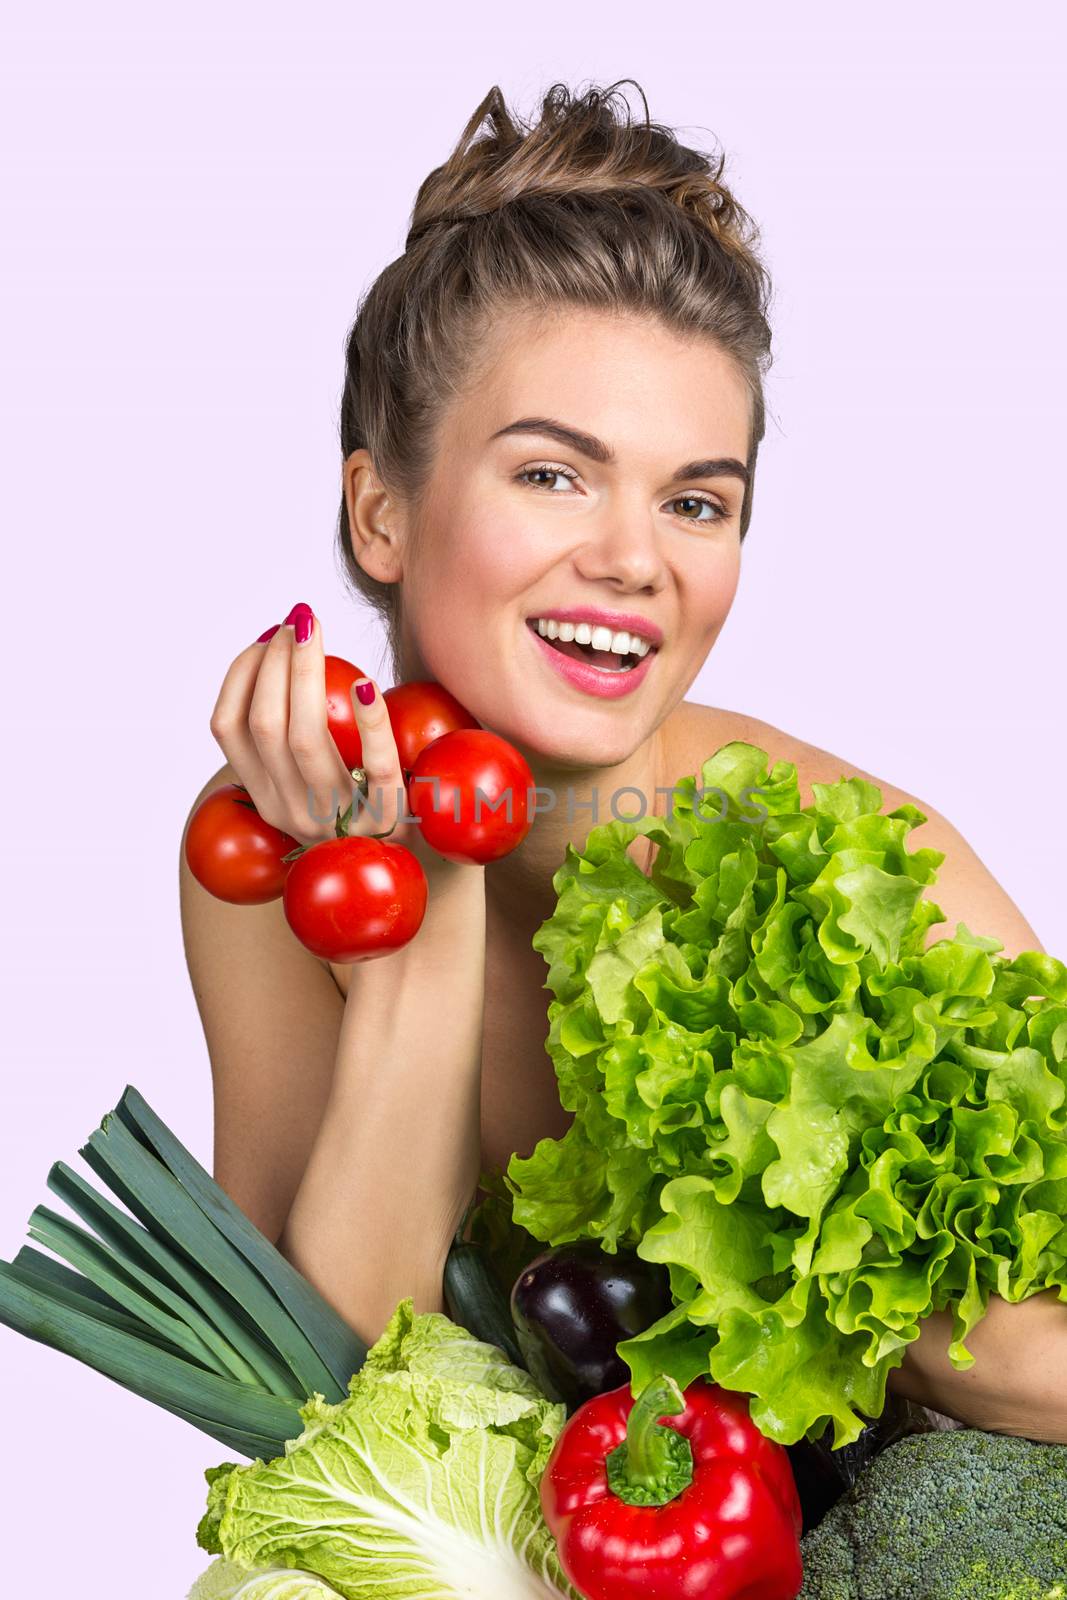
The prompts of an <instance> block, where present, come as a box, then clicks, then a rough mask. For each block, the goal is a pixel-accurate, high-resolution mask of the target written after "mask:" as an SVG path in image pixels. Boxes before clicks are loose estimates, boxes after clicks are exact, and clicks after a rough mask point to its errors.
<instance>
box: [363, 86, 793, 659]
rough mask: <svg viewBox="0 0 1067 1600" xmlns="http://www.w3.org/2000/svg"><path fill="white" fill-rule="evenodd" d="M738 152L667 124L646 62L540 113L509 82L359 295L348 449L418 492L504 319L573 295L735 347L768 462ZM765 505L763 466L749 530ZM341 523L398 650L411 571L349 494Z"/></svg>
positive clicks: (758, 271)
mask: <svg viewBox="0 0 1067 1600" xmlns="http://www.w3.org/2000/svg"><path fill="white" fill-rule="evenodd" d="M624 83H633V84H634V85H635V87H636V88H637V89H638V92H639V93H640V94H641V98H642V101H644V104H645V116H644V120H643V121H635V120H634V119H633V117H632V114H631V107H630V106H629V104H628V102H627V101H626V99H625V98H624V97H623V96H621V95H619V94H618V93H617V92H616V91H617V89H618V87H619V84H624ZM486 119H488V121H489V123H490V131H489V132H488V133H487V134H486V136H485V137H483V138H479V139H476V138H475V137H474V136H475V134H476V133H477V131H478V129H479V128H480V127H481V125H482V123H483V122H484V121H485V120H486ZM724 161H725V157H723V156H720V158H719V160H718V164H717V165H716V166H714V167H713V165H712V162H711V159H710V158H709V157H708V156H707V155H705V154H703V153H701V152H700V151H697V150H691V149H689V148H688V147H687V146H686V145H683V144H680V143H679V142H678V140H677V138H676V137H675V135H674V133H673V132H672V131H671V130H670V129H668V128H665V127H663V126H661V125H660V124H658V123H654V122H651V121H650V120H649V117H648V103H647V101H645V97H644V92H643V91H642V90H641V88H640V85H639V84H637V82H636V79H633V78H622V79H619V80H618V83H617V84H612V85H610V86H609V87H607V88H598V87H592V88H589V89H587V90H586V91H585V92H584V93H580V94H575V95H572V94H571V92H570V90H569V89H568V88H567V86H566V85H565V84H563V83H555V84H553V85H552V87H551V88H550V89H548V90H547V91H546V93H545V95H544V97H543V99H542V102H541V114H540V120H539V121H538V122H537V123H536V124H530V123H522V122H520V121H518V120H517V119H516V118H514V117H513V116H512V115H511V113H510V112H509V111H508V109H507V106H506V105H505V102H504V98H503V95H502V94H501V91H500V89H499V88H497V87H496V86H495V85H494V87H493V88H492V89H490V91H489V93H488V94H487V95H486V96H485V99H484V100H483V101H482V103H481V104H480V105H479V106H478V108H477V110H476V111H475V112H474V113H473V115H472V116H471V118H470V120H469V122H468V123H467V125H466V127H465V128H464V130H463V133H462V134H461V135H460V139H459V142H458V143H457V145H456V148H455V149H454V150H453V152H452V154H451V155H450V156H449V158H448V160H447V161H446V162H445V163H444V165H443V166H440V167H436V168H435V169H434V170H433V171H432V172H431V173H430V174H429V176H428V177H427V178H426V179H425V181H424V182H423V183H422V185H421V187H420V189H419V192H418V195H417V197H416V200H415V205H414V208H413V210H412V214H411V223H410V227H409V229H408V235H407V239H406V241H405V250H404V254H403V255H401V256H399V257H398V258H397V259H396V260H395V261H393V262H391V263H390V264H389V266H387V267H386V268H385V270H384V271H383V272H382V273H381V274H380V275H379V276H378V278H377V279H376V280H375V281H374V283H373V284H372V285H371V287H370V289H369V290H368V291H367V292H366V293H365V294H364V296H363V298H362V299H361V301H360V304H359V308H358V311H357V314H356V319H355V321H354V323H353V324H352V327H351V328H350V330H349V333H348V340H347V351H346V364H347V370H346V374H345V387H344V396H343V399H342V403H341V449H342V452H343V455H344V458H345V460H347V459H348V457H349V455H351V453H352V451H353V450H357V449H360V448H365V449H366V450H368V451H369V453H370V456H371V459H372V461H373V462H374V467H375V470H376V472H377V474H378V476H379V478H380V479H381V481H382V483H383V484H384V485H386V486H387V488H388V489H389V491H390V492H391V493H393V494H395V495H396V496H397V497H398V498H399V499H400V500H402V501H404V502H406V503H407V504H408V505H409V506H413V507H417V505H418V503H419V499H420V497H421V495H422V493H423V491H424V490H425V488H426V485H427V483H428V481H429V478H430V475H431V473H432V469H433V463H434V442H435V435H436V429H437V423H438V421H439V418H440V416H441V413H442V409H443V407H444V406H445V405H446V404H447V403H448V402H449V401H450V400H452V399H454V398H455V397H456V396H458V395H459V394H460V393H461V392H462V390H463V389H464V386H465V384H467V383H468V382H470V381H471V378H472V375H473V372H474V368H475V366H476V363H477V357H478V353H479V351H480V349H481V348H482V343H483V339H482V336H483V335H484V333H485V332H486V331H487V329H488V328H489V327H490V326H491V324H492V320H493V317H494V316H495V315H498V314H499V313H500V312H501V311H502V310H508V309H519V308H531V309H538V308H540V309H547V308H549V307H554V306H569V305H573V306H576V307H581V308H590V307H595V308H604V309H607V310H615V311H623V312H627V311H628V312H631V313H636V314H638V315H641V316H646V317H654V318H657V319H659V320H660V321H661V322H662V323H663V324H664V325H666V326H667V327H668V328H670V329H671V330H672V331H675V332H678V333H681V334H683V335H693V334H702V335H704V336H705V337H707V338H709V339H711V340H713V341H714V343H715V344H716V345H717V346H718V347H719V348H720V349H721V350H722V351H723V352H724V353H725V354H727V355H729V356H731V357H732V358H733V360H734V362H735V363H736V366H737V369H738V371H739V372H740V374H741V376H742V377H743V379H744V380H745V383H746V385H747V387H748V391H749V394H750V397H751V405H752V409H751V435H750V441H749V451H748V463H747V464H748V468H749V472H750V474H753V473H754V469H755V464H756V453H757V450H758V449H759V444H760V441H761V439H762V438H763V434H764V430H765V426H766V411H765V404H764V396H763V378H764V375H765V373H766V371H767V369H768V368H769V366H770V361H771V357H770V345H771V331H770V327H769V325H768V322H767V315H766V313H767V308H768V305H769V302H770V294H771V286H770V279H769V277H768V274H767V271H766V269H765V268H764V266H763V264H762V263H761V261H760V260H759V259H758V257H757V255H756V254H755V245H756V243H757V242H758V240H759V232H758V229H757V228H756V227H755V225H754V223H753V222H752V219H751V218H750V217H749V216H748V214H747V212H745V211H744V210H742V208H741V206H740V205H739V204H738V202H737V201H736V200H735V199H734V197H733V195H732V194H731V193H730V191H729V190H728V189H727V188H726V187H725V186H724V185H723V184H722V183H720V181H719V180H720V176H721V174H722V170H723V165H724ZM751 515H752V480H751V478H750V483H749V487H748V489H747V490H746V493H745V498H744V502H743V504H742V509H741V538H742V539H744V536H745V533H746V531H747V529H748V524H749V520H750V518H751ZM337 533H338V549H339V554H340V557H341V560H342V564H343V568H344V573H345V577H346V581H347V582H348V583H349V585H350V586H351V587H352V588H353V589H355V590H356V591H357V592H358V593H359V594H360V595H361V596H362V597H363V598H364V599H365V600H367V601H368V602H369V603H370V604H371V605H372V606H373V607H374V609H375V610H376V611H377V612H378V613H379V615H380V616H381V617H382V619H383V621H384V623H385V625H386V629H387V633H388V639H389V647H390V651H391V653H392V656H393V662H394V666H395V665H397V649H398V624H399V615H400V593H399V590H400V587H401V586H400V584H391V583H381V582H379V581H378V580H377V579H375V578H372V577H371V576H370V574H369V573H367V572H365V571H364V570H363V568H362V567H361V566H360V564H359V562H358V561H357V560H356V558H355V555H354V553H353V549H352V534H351V529H350V527H349V522H348V507H347V503H346V500H345V497H344V496H343V495H342V498H341V510H340V517H339V521H338V530H337Z"/></svg>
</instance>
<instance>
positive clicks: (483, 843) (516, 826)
mask: <svg viewBox="0 0 1067 1600" xmlns="http://www.w3.org/2000/svg"><path fill="white" fill-rule="evenodd" d="M534 794H535V786H534V777H533V773H532V772H531V771H530V767H529V765H528V763H527V761H526V758H525V757H524V756H523V755H522V754H520V752H519V751H518V750H516V749H515V747H514V745H510V744H508V742H507V740H506V739H502V738H500V736H499V734H495V733H490V732H489V730H488V729H487V728H458V729H456V731H455V732H453V733H446V734H444V735H442V737H441V738H440V739H435V740H434V742H433V743H432V744H428V745H427V746H426V748H425V749H424V750H423V751H422V752H421V754H420V755H419V757H418V759H417V761H416V762H415V765H414V767H413V768H412V772H411V781H410V782H409V784H408V805H409V806H410V808H411V811H412V814H413V815H414V816H416V817H418V819H419V821H420V823H421V824H422V832H423V837H424V838H425V840H426V843H427V844H428V845H429V846H430V848H431V849H432V850H436V851H437V853H438V855H442V856H444V858H445V860H446V861H455V862H459V863H461V864H463V865H466V866H484V865H485V864H486V863H487V862H490V861H498V860H499V859H500V857H501V856H506V855H507V854H508V853H509V852H510V851H512V850H514V849H515V847H516V845H519V844H521V843H522V841H523V840H524V839H525V837H526V835H527V834H528V833H529V831H530V826H531V824H532V822H533V817H532V815H531V808H532V805H533V800H534Z"/></svg>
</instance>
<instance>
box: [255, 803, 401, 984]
mask: <svg viewBox="0 0 1067 1600" xmlns="http://www.w3.org/2000/svg"><path fill="white" fill-rule="evenodd" d="M426 899H427V883H426V874H425V873H424V872H423V870H422V866H421V864H420V862H419V861H418V860H417V858H416V857H415V856H414V855H413V854H412V852H411V851H410V850H408V849H406V848H405V846H404V845H401V844H390V843H389V841H388V840H387V839H371V838H367V837H364V836H362V835H355V836H353V837H351V838H348V837H345V838H337V839H323V840H321V841H320V842H319V843H318V844H313V845H310V846H309V847H308V848H307V849H305V850H303V851H301V853H300V854H299V855H298V856H297V857H296V859H295V861H294V862H293V863H292V866H291V867H290V869H289V876H288V877H287V878H286V880H285V891H284V894H283V897H282V903H283V906H284V909H285V918H286V921H287V922H288V924H289V926H290V928H292V930H293V932H294V933H295V934H296V936H297V938H298V939H299V940H300V942H301V944H302V945H304V946H305V947H306V948H307V949H308V950H311V951H312V952H313V953H314V954H315V955H317V956H320V957H322V958H323V959H324V960H326V961H336V962H342V963H347V962H352V961H368V960H371V959H373V958H374V957H375V956H386V955H390V954H391V953H392V952H393V951H394V950H399V949H401V948H402V947H403V946H404V945H406V944H407V943H408V942H409V941H410V940H411V939H413V938H414V937H415V935H416V934H417V933H418V931H419V928H420V927H421V926H422V919H423V916H424V915H425V913H426Z"/></svg>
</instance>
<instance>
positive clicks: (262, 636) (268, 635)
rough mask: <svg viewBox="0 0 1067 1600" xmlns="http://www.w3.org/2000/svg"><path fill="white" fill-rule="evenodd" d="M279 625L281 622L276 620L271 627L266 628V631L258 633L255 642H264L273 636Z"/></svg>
mask: <svg viewBox="0 0 1067 1600" xmlns="http://www.w3.org/2000/svg"><path fill="white" fill-rule="evenodd" d="M280 627H281V623H280V622H276V623H275V624H274V626H273V628H268V629H267V631H266V633H261V634H260V636H259V638H258V639H257V640H256V643H257V644H266V642H267V640H268V639H273V638H274V635H275V634H276V633H277V631H278V629H279V628H280Z"/></svg>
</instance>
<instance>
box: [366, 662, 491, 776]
mask: <svg viewBox="0 0 1067 1600" xmlns="http://www.w3.org/2000/svg"><path fill="white" fill-rule="evenodd" d="M382 699H383V700H384V701H385V709H386V710H387V711H388V713H389V721H390V723H391V724H392V728H393V738H394V739H395V740H396V748H397V751H398V752H399V755H400V767H401V770H402V771H403V772H404V773H405V774H406V773H409V772H410V771H411V769H412V767H413V766H414V765H415V762H416V761H417V760H418V758H419V756H420V754H421V753H422V751H423V750H425V748H426V746H427V745H428V744H432V742H433V741H434V739H440V738H441V736H442V734H445V733H452V732H453V731H454V730H455V729H456V728H476V727H477V726H478V723H477V721H476V720H475V718H474V717H472V716H471V714H470V712H469V711H468V710H467V708H466V706H461V705H460V703H459V701H458V700H457V699H456V697H455V695H454V694H449V692H448V690H447V689H445V688H444V687H443V686H442V685H441V684H439V683H434V682H432V681H430V680H427V681H425V682H417V683H398V684H396V686H395V687H394V688H392V689H386V691H385V693H384V695H383V696H382Z"/></svg>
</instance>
